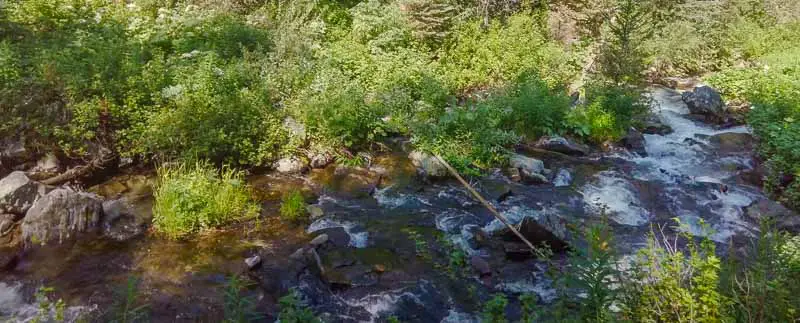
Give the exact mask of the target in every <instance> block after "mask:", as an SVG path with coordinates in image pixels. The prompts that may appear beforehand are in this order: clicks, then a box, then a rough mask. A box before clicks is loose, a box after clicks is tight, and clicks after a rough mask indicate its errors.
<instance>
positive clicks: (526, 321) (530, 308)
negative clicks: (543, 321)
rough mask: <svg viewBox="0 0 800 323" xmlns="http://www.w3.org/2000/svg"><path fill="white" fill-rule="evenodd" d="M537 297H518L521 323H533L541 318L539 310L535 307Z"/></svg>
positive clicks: (526, 295) (524, 295)
mask: <svg viewBox="0 0 800 323" xmlns="http://www.w3.org/2000/svg"><path fill="white" fill-rule="evenodd" d="M537 298H538V297H537V296H536V295H535V294H523V295H521V296H520V297H519V302H520V306H521V307H522V309H521V310H522V317H521V319H520V322H521V323H534V322H539V321H540V320H539V317H540V316H541V309H539V308H538V306H537V305H536V300H537Z"/></svg>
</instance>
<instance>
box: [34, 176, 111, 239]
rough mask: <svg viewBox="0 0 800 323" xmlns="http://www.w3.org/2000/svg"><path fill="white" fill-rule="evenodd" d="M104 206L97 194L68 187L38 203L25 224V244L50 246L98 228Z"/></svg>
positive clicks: (55, 191)
mask: <svg viewBox="0 0 800 323" xmlns="http://www.w3.org/2000/svg"><path fill="white" fill-rule="evenodd" d="M102 215H103V205H102V203H101V202H100V199H99V198H97V196H96V195H94V194H90V193H84V192H76V191H73V190H70V189H66V188H59V189H56V190H53V191H52V192H50V193H47V195H45V196H43V197H42V198H41V199H39V200H38V201H36V203H34V205H33V206H32V207H31V208H30V209H29V210H28V212H27V213H26V215H25V219H24V220H23V222H22V238H23V240H24V241H25V242H32V243H42V244H44V243H47V242H51V241H58V242H59V243H60V242H62V241H64V240H65V239H67V238H69V237H71V236H73V235H75V234H78V233H81V232H86V231H89V230H92V229H95V228H97V227H98V226H99V224H100V220H101V218H102Z"/></svg>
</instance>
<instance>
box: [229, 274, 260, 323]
mask: <svg viewBox="0 0 800 323" xmlns="http://www.w3.org/2000/svg"><path fill="white" fill-rule="evenodd" d="M245 287H246V286H245V284H244V283H243V282H242V281H241V280H240V278H239V277H237V276H233V277H231V278H230V279H228V282H227V283H226V284H225V318H224V320H223V322H225V323H246V322H254V321H258V320H259V319H262V318H263V315H262V314H261V313H258V311H257V310H256V300H255V297H253V296H245V295H242V294H243V293H242V289H244V288H245Z"/></svg>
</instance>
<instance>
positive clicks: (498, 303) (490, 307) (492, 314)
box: [481, 294, 508, 323]
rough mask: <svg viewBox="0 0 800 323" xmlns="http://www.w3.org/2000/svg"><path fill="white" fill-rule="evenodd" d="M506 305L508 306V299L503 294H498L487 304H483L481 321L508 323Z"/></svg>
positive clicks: (486, 322) (485, 322)
mask: <svg viewBox="0 0 800 323" xmlns="http://www.w3.org/2000/svg"><path fill="white" fill-rule="evenodd" d="M506 306H508V299H506V296H505V295H503V294H496V295H494V297H492V299H490V300H489V301H488V302H486V304H484V305H483V314H482V315H483V317H482V320H481V322H484V323H506V322H508V319H506Z"/></svg>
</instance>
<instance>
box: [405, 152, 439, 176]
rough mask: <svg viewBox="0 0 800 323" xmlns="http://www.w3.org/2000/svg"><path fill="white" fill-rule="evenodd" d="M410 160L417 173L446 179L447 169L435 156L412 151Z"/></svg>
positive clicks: (409, 156)
mask: <svg viewBox="0 0 800 323" xmlns="http://www.w3.org/2000/svg"><path fill="white" fill-rule="evenodd" d="M408 159H410V160H411V163H412V164H414V167H416V168H417V172H419V173H420V174H422V175H423V176H427V177H446V176H447V173H448V172H447V168H446V167H445V166H444V164H442V162H440V161H439V159H437V158H436V157H434V156H431V155H429V154H427V153H424V152H421V151H417V150H415V151H412V152H411V153H410V154H409V155H408Z"/></svg>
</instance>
